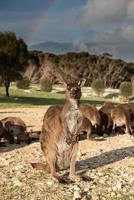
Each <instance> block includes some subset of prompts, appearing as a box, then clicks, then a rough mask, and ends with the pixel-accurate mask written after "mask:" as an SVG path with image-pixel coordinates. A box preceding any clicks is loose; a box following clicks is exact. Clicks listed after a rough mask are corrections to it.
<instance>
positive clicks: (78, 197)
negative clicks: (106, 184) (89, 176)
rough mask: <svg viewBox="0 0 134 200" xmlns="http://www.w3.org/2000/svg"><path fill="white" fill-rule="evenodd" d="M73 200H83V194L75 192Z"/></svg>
mask: <svg viewBox="0 0 134 200" xmlns="http://www.w3.org/2000/svg"><path fill="white" fill-rule="evenodd" d="M73 200H81V194H80V192H79V191H74V196H73Z"/></svg>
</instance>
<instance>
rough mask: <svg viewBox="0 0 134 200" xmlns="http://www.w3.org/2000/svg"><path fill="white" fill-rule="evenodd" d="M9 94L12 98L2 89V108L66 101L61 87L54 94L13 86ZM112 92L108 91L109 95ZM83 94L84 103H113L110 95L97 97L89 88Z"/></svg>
mask: <svg viewBox="0 0 134 200" xmlns="http://www.w3.org/2000/svg"><path fill="white" fill-rule="evenodd" d="M9 92H10V97H6V96H5V89H4V88H3V87H0V108H10V107H20V106H21V107H32V106H43V105H54V104H62V103H63V102H64V99H65V95H64V88H62V87H61V86H54V88H53V91H52V92H43V91H40V89H39V87H38V86H33V87H32V88H31V89H30V90H22V89H17V88H16V87H15V86H12V87H10V90H9ZM110 92H111V91H107V94H109V93H110ZM116 92H117V91H113V90H112V93H115V94H116ZM82 94H83V95H82V99H81V100H82V102H85V103H90V104H95V105H97V106H100V105H102V104H103V103H104V102H106V101H113V100H112V99H111V97H109V96H108V95H107V97H103V96H102V97H97V96H96V95H95V94H94V93H93V91H92V90H91V88H89V87H84V88H82ZM114 102H115V103H118V102H116V101H114Z"/></svg>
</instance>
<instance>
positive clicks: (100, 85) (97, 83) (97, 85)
mask: <svg viewBox="0 0 134 200" xmlns="http://www.w3.org/2000/svg"><path fill="white" fill-rule="evenodd" d="M91 88H92V89H93V90H94V91H95V93H96V94H97V95H99V96H100V95H101V94H103V93H104V90H105V85H104V81H103V80H102V79H96V80H94V81H93V82H92V84H91Z"/></svg>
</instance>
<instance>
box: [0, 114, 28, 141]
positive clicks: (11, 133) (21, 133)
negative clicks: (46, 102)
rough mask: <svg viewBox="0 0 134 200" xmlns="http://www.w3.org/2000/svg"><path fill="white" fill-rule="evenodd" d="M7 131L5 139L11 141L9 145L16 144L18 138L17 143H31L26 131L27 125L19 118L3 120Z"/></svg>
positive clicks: (4, 133) (4, 134) (4, 135)
mask: <svg viewBox="0 0 134 200" xmlns="http://www.w3.org/2000/svg"><path fill="white" fill-rule="evenodd" d="M1 122H2V124H3V127H4V129H5V131H4V132H3V137H4V138H6V139H7V140H9V143H14V139H15V137H16V143H20V142H21V141H25V142H26V143H28V144H29V143H30V142H31V139H30V137H29V135H28V133H27V131H26V125H25V123H24V122H23V120H22V119H20V118H19V117H6V118H4V119H2V120H1Z"/></svg>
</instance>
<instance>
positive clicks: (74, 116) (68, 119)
mask: <svg viewBox="0 0 134 200" xmlns="http://www.w3.org/2000/svg"><path fill="white" fill-rule="evenodd" d="M82 119H83V117H82V113H81V112H80V110H78V109H76V110H70V111H68V112H67V113H66V115H65V123H66V125H67V127H68V129H69V131H70V132H71V133H73V132H74V131H75V130H77V129H78V128H79V127H80V126H81V124H82Z"/></svg>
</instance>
